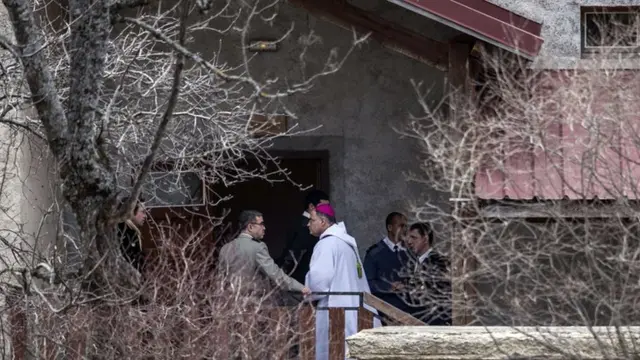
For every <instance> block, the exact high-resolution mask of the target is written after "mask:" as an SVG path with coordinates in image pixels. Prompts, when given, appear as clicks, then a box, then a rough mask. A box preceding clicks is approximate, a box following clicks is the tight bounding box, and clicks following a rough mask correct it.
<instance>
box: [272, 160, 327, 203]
mask: <svg viewBox="0 0 640 360" xmlns="http://www.w3.org/2000/svg"><path fill="white" fill-rule="evenodd" d="M267 153H268V154H269V155H270V156H273V157H277V158H278V159H283V160H284V159H291V160H305V159H308V160H316V159H320V169H319V173H318V180H319V184H316V186H315V188H316V189H319V190H322V191H324V192H326V193H327V195H329V196H330V194H331V175H330V173H329V160H330V154H329V150H269V151H267Z"/></svg>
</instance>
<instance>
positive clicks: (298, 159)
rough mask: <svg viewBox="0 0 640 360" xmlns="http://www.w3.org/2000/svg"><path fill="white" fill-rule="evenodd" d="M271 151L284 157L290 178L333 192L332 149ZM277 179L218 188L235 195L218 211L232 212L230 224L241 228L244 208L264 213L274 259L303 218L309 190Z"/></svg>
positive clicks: (249, 165) (227, 221) (283, 164)
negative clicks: (239, 219) (239, 217)
mask: <svg viewBox="0 0 640 360" xmlns="http://www.w3.org/2000/svg"><path fill="white" fill-rule="evenodd" d="M271 154H272V155H273V156H277V157H278V158H279V159H280V167H281V168H284V169H287V170H288V171H289V172H290V174H289V178H290V179H291V180H293V182H295V183H296V184H300V185H302V186H303V187H308V186H312V187H315V188H319V189H322V190H324V191H326V192H327V193H328V192H329V185H330V184H329V152H328V151H277V152H272V153H271ZM243 166H245V167H246V168H249V169H250V168H252V167H255V166H258V164H257V163H256V162H251V161H247V162H246V163H245V164H243ZM275 170H276V168H275V165H273V164H269V165H268V167H267V172H269V171H275ZM275 179H278V180H279V181H275V182H267V181H265V180H263V179H253V180H249V181H246V182H242V183H239V184H235V185H232V186H230V187H227V188H225V187H224V186H222V185H221V184H217V185H216V186H215V187H214V191H215V192H216V194H218V195H219V196H226V195H231V196H232V198H231V200H228V201H225V202H224V203H222V204H220V205H219V206H218V209H216V213H218V214H221V213H222V212H224V211H228V215H227V217H226V218H225V221H224V222H225V225H227V226H228V227H231V228H232V229H234V230H237V225H236V219H237V218H238V215H239V214H240V212H241V211H242V210H248V209H251V210H257V211H259V212H261V213H262V214H263V215H264V220H265V223H266V227H267V230H266V233H265V237H264V242H265V243H266V244H267V246H268V247H269V252H270V254H271V256H272V257H273V258H274V259H275V258H277V257H278V256H280V254H281V253H282V251H283V249H284V246H285V243H286V237H287V232H288V231H289V230H290V229H291V227H292V226H293V224H294V223H295V222H296V221H298V219H299V218H300V215H301V214H302V212H303V210H304V197H305V191H303V190H301V189H300V188H299V187H297V186H294V185H293V184H291V182H289V181H287V180H285V179H284V176H282V175H281V176H279V177H275ZM229 235H231V234H229Z"/></svg>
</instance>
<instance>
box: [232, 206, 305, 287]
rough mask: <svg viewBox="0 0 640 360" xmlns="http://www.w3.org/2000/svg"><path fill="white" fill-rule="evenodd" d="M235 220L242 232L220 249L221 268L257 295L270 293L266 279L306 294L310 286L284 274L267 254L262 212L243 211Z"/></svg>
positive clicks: (278, 285) (279, 285)
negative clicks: (266, 285) (307, 286)
mask: <svg viewBox="0 0 640 360" xmlns="http://www.w3.org/2000/svg"><path fill="white" fill-rule="evenodd" d="M238 223H239V226H240V229H242V232H241V233H240V235H238V237H237V238H235V239H234V240H233V241H231V242H230V243H228V244H226V245H224V246H223V247H222V249H221V250H220V266H221V269H222V270H223V271H226V274H227V275H228V276H229V277H230V278H235V279H241V281H243V285H245V286H248V288H247V290H248V291H249V292H251V293H253V294H256V295H258V294H257V292H258V293H260V292H263V293H264V294H265V295H266V294H267V293H269V292H270V290H271V289H269V287H265V282H266V281H267V280H268V281H270V282H271V283H273V284H274V285H276V286H277V287H279V288H281V289H284V290H290V291H296V292H301V293H302V295H304V296H306V295H308V294H309V293H310V291H309V288H306V287H305V286H304V285H302V284H301V283H300V282H298V281H296V280H295V279H293V278H291V277H289V276H287V274H285V273H284V271H282V269H280V268H279V267H278V265H276V263H275V262H274V261H273V258H271V255H269V250H268V248H267V245H266V244H265V243H263V242H262V238H263V237H264V232H265V230H266V227H265V224H264V219H263V218H262V214H261V213H259V212H257V211H254V210H245V211H243V212H242V213H241V214H240V216H239V217H238ZM247 279H249V280H250V281H249V283H247V281H246V280H247Z"/></svg>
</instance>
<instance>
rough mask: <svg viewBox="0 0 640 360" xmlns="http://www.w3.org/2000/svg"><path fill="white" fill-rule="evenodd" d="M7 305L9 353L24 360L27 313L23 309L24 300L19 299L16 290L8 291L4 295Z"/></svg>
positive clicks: (25, 354)
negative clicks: (9, 339)
mask: <svg viewBox="0 0 640 360" xmlns="http://www.w3.org/2000/svg"><path fill="white" fill-rule="evenodd" d="M6 296H7V297H6V301H7V305H9V334H10V335H9V336H10V338H11V355H12V356H13V357H12V359H15V360H26V358H27V338H28V335H29V334H28V333H27V331H28V327H27V313H26V311H25V309H24V304H25V303H24V302H23V301H20V300H21V299H20V293H19V292H18V291H12V290H10V291H8V292H7V295H6Z"/></svg>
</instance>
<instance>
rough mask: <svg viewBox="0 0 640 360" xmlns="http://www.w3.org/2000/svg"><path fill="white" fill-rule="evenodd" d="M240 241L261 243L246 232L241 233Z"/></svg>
mask: <svg viewBox="0 0 640 360" xmlns="http://www.w3.org/2000/svg"><path fill="white" fill-rule="evenodd" d="M238 239H247V240H253V241H257V242H260V240H258V239H255V238H254V237H253V236H251V235H249V234H247V233H246V232H241V233H240V235H238Z"/></svg>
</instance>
